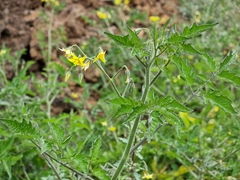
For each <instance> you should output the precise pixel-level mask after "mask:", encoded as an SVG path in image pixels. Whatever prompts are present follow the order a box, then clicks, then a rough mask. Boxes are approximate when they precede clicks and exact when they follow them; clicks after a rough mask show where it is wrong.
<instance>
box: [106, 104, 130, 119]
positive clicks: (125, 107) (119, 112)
mask: <svg viewBox="0 0 240 180" xmlns="http://www.w3.org/2000/svg"><path fill="white" fill-rule="evenodd" d="M133 107H134V106H132V105H122V106H121V107H120V108H119V109H118V110H117V112H116V113H115V114H114V115H113V117H112V118H111V119H113V118H117V117H119V116H121V115H124V114H128V113H131V112H132V109H133Z"/></svg>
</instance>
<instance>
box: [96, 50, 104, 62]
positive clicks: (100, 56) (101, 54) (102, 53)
mask: <svg viewBox="0 0 240 180" xmlns="http://www.w3.org/2000/svg"><path fill="white" fill-rule="evenodd" d="M105 53H106V51H102V50H101V52H100V53H98V55H97V57H96V58H95V59H94V62H96V61H97V60H101V61H102V62H103V63H106V60H105V57H104V56H105Z"/></svg>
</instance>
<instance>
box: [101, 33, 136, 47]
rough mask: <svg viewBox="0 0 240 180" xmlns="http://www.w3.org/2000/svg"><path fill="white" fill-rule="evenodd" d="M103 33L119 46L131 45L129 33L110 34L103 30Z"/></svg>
mask: <svg viewBox="0 0 240 180" xmlns="http://www.w3.org/2000/svg"><path fill="white" fill-rule="evenodd" d="M104 33H105V34H106V35H107V36H108V37H110V38H111V39H112V40H114V41H115V42H116V43H118V44H119V45H121V46H126V47H131V46H132V44H131V42H130V39H129V35H125V36H117V35H114V34H111V33H108V32H104Z"/></svg>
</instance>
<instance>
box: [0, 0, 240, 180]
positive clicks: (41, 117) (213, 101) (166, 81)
mask: <svg viewBox="0 0 240 180" xmlns="http://www.w3.org/2000/svg"><path fill="white" fill-rule="evenodd" d="M44 3H45V4H44V7H45V9H44V10H43V11H42V13H41V18H42V19H43V21H44V23H45V24H46V26H47V27H48V34H47V37H46V35H45V34H44V33H43V32H42V31H41V29H40V30H39V31H38V33H37V34H36V36H37V38H38V40H39V47H40V49H41V52H42V55H43V57H44V60H45V68H44V69H43V70H42V72H41V74H42V78H39V77H37V75H36V74H34V73H33V72H31V71H29V68H30V67H31V66H32V65H33V64H34V61H25V60H24V59H23V57H24V56H23V54H24V53H25V50H24V49H23V50H21V51H17V52H12V51H11V49H9V48H8V47H6V46H5V45H4V44H3V45H2V48H1V51H0V63H1V64H0V79H1V81H0V87H1V88H0V89H1V90H0V177H1V179H41V180H44V179H109V176H110V175H111V174H112V173H113V172H114V170H115V169H114V167H116V166H118V163H119V160H120V158H121V156H122V154H123V151H124V147H125V145H126V143H127V141H128V135H129V126H131V123H124V119H126V117H128V116H127V115H123V116H120V115H121V114H118V115H119V116H116V112H117V111H120V110H121V108H120V109H119V106H117V105H116V104H117V103H116V102H115V101H114V100H113V99H115V98H117V95H116V93H115V92H114V91H113V90H112V87H111V84H110V83H109V81H108V79H107V78H106V77H105V76H104V75H103V74H101V78H99V79H98V81H96V82H95V81H94V83H91V82H87V81H86V79H85V78H84V77H85V75H86V74H87V73H88V71H86V72H85V71H83V72H81V71H80V70H79V68H78V67H73V68H71V66H72V64H71V62H69V61H68V60H67V59H66V57H64V54H63V53H62V54H61V55H60V59H61V60H62V61H61V62H54V61H53V60H52V56H51V54H52V51H54V50H56V49H58V48H62V47H67V46H69V44H68V43H67V42H68V40H67V38H66V35H65V32H64V31H65V30H64V28H59V29H57V30H55V31H53V30H52V29H51V24H52V21H53V17H54V15H56V14H57V13H59V12H60V11H61V10H62V9H63V8H64V3H62V2H58V1H54V0H52V1H45V2H44ZM130 3H131V2H130ZM239 3H240V2H238V1H237V0H235V1H232V2H230V1H225V0H219V1H216V0H215V1H214V0H211V1H207V0H203V1H190V0H182V1H180V5H179V11H180V12H181V16H179V17H176V16H175V17H171V20H170V21H169V24H166V25H165V26H164V24H165V23H166V22H167V23H168V21H167V20H168V19H167V18H164V17H158V16H156V17H153V16H151V17H150V16H149V15H148V14H147V13H146V12H140V11H138V10H136V9H134V8H133V7H131V6H130V5H131V4H130V5H129V2H128V1H122V2H121V1H114V3H113V5H112V6H106V7H105V6H104V7H99V9H97V10H96V11H95V12H92V13H96V14H97V16H98V17H99V19H98V22H96V21H92V20H91V19H89V18H87V17H82V18H83V19H84V20H85V21H86V22H87V23H88V24H89V25H91V26H92V27H93V28H94V29H96V30H97V31H98V33H99V34H101V35H102V36H101V38H100V39H97V38H96V37H91V38H90V39H88V40H87V41H86V42H81V43H80V44H78V46H79V47H81V49H82V50H83V52H84V53H85V54H91V55H92V56H93V57H94V56H96V55H97V54H98V51H99V47H102V48H103V49H104V50H106V51H107V52H106V55H105V58H106V60H107V62H106V64H102V66H103V67H104V69H105V70H106V72H107V73H108V74H109V75H110V76H113V75H114V74H115V73H117V72H118V70H119V69H120V68H121V67H122V66H123V65H126V66H127V67H128V69H129V73H130V72H131V75H130V77H131V78H132V80H133V82H134V84H132V85H131V86H130V87H129V89H128V91H127V92H126V97H132V98H133V99H134V98H136V97H139V96H140V95H141V92H142V85H143V84H144V78H143V76H144V73H145V72H144V68H143V67H142V65H141V63H140V62H139V61H138V60H137V58H136V56H133V54H134V53H135V52H133V51H134V50H133V49H134V48H132V49H130V50H129V49H127V48H126V47H124V46H120V45H119V44H117V43H116V42H114V41H112V40H110V38H109V37H108V36H109V34H108V36H107V35H106V34H104V32H107V33H111V34H116V33H117V35H121V36H123V35H126V34H129V33H131V31H129V29H128V28H130V29H132V30H138V28H149V29H153V28H154V27H155V28H156V29H157V30H158V32H163V33H162V34H160V37H164V38H166V37H167V38H166V39H167V41H168V43H172V44H173V48H172V49H170V50H169V51H166V52H165V51H164V53H163V55H162V56H161V58H159V60H156V63H155V64H154V66H153V67H152V69H151V73H152V75H156V74H157V73H158V72H159V70H162V72H161V76H160V77H159V78H158V79H157V80H156V81H155V83H154V85H153V86H152V89H151V91H150V93H149V96H148V98H149V99H150V100H152V101H154V99H157V98H160V99H161V98H162V99H161V100H163V98H164V97H167V96H170V97H174V99H175V100H176V102H180V103H181V104H183V105H184V107H185V106H186V107H187V108H189V109H191V110H190V111H186V112H183V111H182V110H184V108H183V107H182V106H180V105H179V106H178V104H177V105H176V104H175V106H174V107H175V109H174V115H176V117H178V119H177V120H180V121H181V122H180V123H176V122H175V121H174V120H176V119H175V116H174V117H173V116H171V115H169V114H167V113H166V112H168V111H169V109H166V111H164V112H161V113H162V114H164V116H165V119H164V118H163V119H160V120H158V124H157V125H160V126H159V128H160V129H159V130H158V131H157V132H156V133H153V130H152V129H151V128H149V127H147V125H146V122H147V121H146V117H143V120H142V122H141V123H140V127H139V130H138V131H137V133H138V135H137V137H136V140H135V142H136V144H137V142H140V141H141V140H142V139H143V138H146V137H147V139H148V140H146V141H145V142H144V143H143V144H141V146H140V147H139V148H138V149H137V150H136V151H135V153H134V154H131V155H130V159H129V161H128V162H127V164H126V166H125V168H124V170H123V172H122V174H121V176H120V178H119V179H167V180H173V179H177V180H181V179H227V180H230V179H231V180H234V179H239V178H240V173H239V169H240V163H239V162H240V153H239V149H240V143H239V132H240V123H239V117H240V116H239V110H240V99H239V96H240V91H239V87H240V71H239V62H240V59H239V55H238V52H239V45H238V44H239V37H240V32H239V28H240V27H239V26H240V25H239V23H238V22H239V20H240V14H239V9H238V7H239ZM125 11H128V13H129V14H130V15H129V18H125V16H123V14H124V13H126V12H125ZM47 12H50V13H47ZM121 17H122V19H121ZM233 17H234V18H233ZM139 21H140V22H141V23H136V22H139ZM178 22H181V23H178ZM193 23H196V24H197V25H202V24H208V25H210V24H212V27H207V28H206V29H204V30H202V31H200V30H199V31H197V32H198V33H196V36H195V35H194V36H192V37H194V38H192V37H191V38H192V39H187V42H188V43H186V44H187V45H186V44H181V43H182V41H184V43H185V39H184V40H182V39H181V42H180V40H179V39H178V40H176V39H174V38H182V36H184V32H185V31H184V28H185V29H186V27H188V28H189V29H191V27H193V26H192V24H193ZM215 23H218V24H217V25H213V24H215ZM112 24H115V25H116V27H117V31H114V32H113V29H112V28H111V25H112ZM139 24H141V26H142V27H139ZM199 27H200V26H199ZM164 28H166V31H162V30H163V29H164ZM205 30H208V31H206V32H203V31H205ZM176 32H177V33H176ZM164 33H165V34H164ZM174 34H175V36H177V37H175V36H173V35H174ZM176 34H177V35H176ZM163 35H164V36H163ZM185 35H186V36H187V35H189V34H185ZM138 36H139V37H141V39H143V41H146V42H147V41H148V40H149V39H147V33H146V32H145V31H141V33H140V34H138ZM110 37H111V36H110ZM171 37H172V39H171ZM173 37H174V38H173ZM189 37H190V35H189ZM113 39H114V38H113ZM174 43H175V44H174ZM120 44H121V43H120ZM71 45H72V44H71ZM185 45H186V46H185ZM180 47H181V48H182V49H181V48H180ZM161 48H163V49H164V48H165V45H164V44H163V45H162V47H161ZM176 49H177V50H176ZM178 49H180V50H179V51H178ZM175 50H176V51H175ZM173 52H174V53H175V52H177V55H178V56H177V57H178V58H181V59H183V60H184V62H186V63H185V65H182V64H181V63H179V61H178V60H177V58H176V57H175V56H174V55H173V54H174V53H173ZM76 53H80V52H79V51H78V50H77V49H76ZM136 53H138V52H136ZM59 54H60V53H59ZM144 56H145V55H143V57H144ZM170 57H171V58H173V59H174V58H175V60H173V62H171V63H169V64H167V68H166V69H164V64H166V62H168V60H169V58H170ZM161 62H162V63H163V64H161ZM9 65H11V66H12V67H13V73H14V76H13V78H12V79H9V78H8V75H7V70H6V67H7V66H9ZM93 66H94V64H93ZM189 67H191V69H189ZM91 68H94V67H91ZM94 72H95V70H94ZM97 72H98V71H97ZM66 73H70V74H71V77H70V78H69V80H68V82H65V81H64V78H65V77H66ZM127 73H128V72H127V71H126V70H125V71H124V69H123V70H122V71H120V72H119V74H118V75H117V78H116V79H115V83H116V85H117V87H118V89H119V91H120V92H124V90H125V84H126V83H125V82H126V79H128V77H129V75H128V74H127ZM69 83H74V84H75V85H76V86H80V87H83V89H84V91H83V92H82V94H79V93H76V92H72V94H71V97H69V96H66V93H65V92H66V89H69V88H68V87H69ZM92 92H97V93H94V94H97V96H99V98H97V100H98V101H97V104H95V105H93V104H91V103H89V99H90V98H91V96H92V95H93V93H92ZM58 97H64V102H66V103H69V105H70V106H71V107H72V108H71V109H70V110H69V112H65V113H64V112H63V113H59V114H57V115H55V114H53V113H52V108H53V103H54V102H56V99H57V98H58ZM169 102H170V101H169ZM171 102H172V101H171ZM174 102H175V101H174ZM111 103H113V104H111ZM155 103H156V102H155ZM119 104H120V105H121V103H119ZM148 105H149V104H148ZM163 106H164V105H163ZM132 108H133V107H132ZM177 108H178V109H177ZM127 112H128V113H127ZM124 113H126V114H129V113H130V112H129V111H126V112H125V111H123V110H122V114H124ZM114 114H115V118H113V116H114ZM144 115H146V114H144ZM142 116H143V115H142ZM169 116H171V118H172V119H174V120H171V118H169ZM153 117H155V116H153ZM144 118H145V119H144ZM168 118H169V119H170V120H168ZM153 122H155V121H154V120H153ZM157 125H155V126H154V127H155V128H156V127H157ZM151 127H152V126H151ZM150 131H151V132H150ZM149 136H151V137H150V138H149Z"/></svg>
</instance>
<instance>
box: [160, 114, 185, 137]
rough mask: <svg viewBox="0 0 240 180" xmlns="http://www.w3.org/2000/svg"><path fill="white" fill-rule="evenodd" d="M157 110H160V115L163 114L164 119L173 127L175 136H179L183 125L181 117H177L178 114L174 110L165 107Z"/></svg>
mask: <svg viewBox="0 0 240 180" xmlns="http://www.w3.org/2000/svg"><path fill="white" fill-rule="evenodd" d="M158 111H159V112H160V114H161V115H163V116H164V118H165V120H166V121H167V122H168V123H170V124H172V125H173V126H174V127H175V130H176V133H177V136H178V137H179V138H180V136H181V129H182V126H183V122H182V120H181V118H179V116H178V115H176V114H175V113H174V112H171V111H169V110H167V109H165V110H164V109H158Z"/></svg>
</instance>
